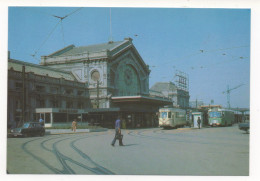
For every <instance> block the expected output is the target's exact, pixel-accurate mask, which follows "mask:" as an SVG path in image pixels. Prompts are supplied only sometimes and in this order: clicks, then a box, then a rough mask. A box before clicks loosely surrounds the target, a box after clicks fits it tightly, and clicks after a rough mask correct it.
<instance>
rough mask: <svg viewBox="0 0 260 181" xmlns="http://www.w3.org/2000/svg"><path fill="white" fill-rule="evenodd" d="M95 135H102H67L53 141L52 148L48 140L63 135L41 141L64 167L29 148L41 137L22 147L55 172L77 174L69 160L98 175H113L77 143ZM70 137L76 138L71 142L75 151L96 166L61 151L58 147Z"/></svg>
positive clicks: (44, 148) (45, 148)
mask: <svg viewBox="0 0 260 181" xmlns="http://www.w3.org/2000/svg"><path fill="white" fill-rule="evenodd" d="M94 136H100V134H99V135H87V136H84V137H82V135H81V136H76V139H75V136H73V137H71V136H69V137H65V138H63V139H60V140H58V141H56V142H54V143H52V149H50V148H47V146H45V144H47V142H48V141H51V140H55V139H59V138H62V137H63V136H59V137H55V138H50V139H47V140H44V141H42V142H40V146H41V148H43V150H45V151H48V152H50V153H52V154H53V155H54V156H55V157H56V159H57V161H58V163H59V164H60V165H61V166H62V169H58V168H55V167H54V166H52V165H51V164H50V163H48V161H46V160H45V159H43V158H41V157H40V156H39V155H36V154H34V153H32V152H31V151H30V150H29V149H28V148H27V146H28V145H29V144H30V143H32V142H33V141H37V140H39V139H42V138H37V139H33V140H30V141H27V142H25V143H24V144H22V146H21V147H22V150H23V151H24V152H26V153H27V154H29V155H30V156H31V157H33V158H34V159H35V160H37V161H38V162H40V163H41V164H42V165H44V166H45V167H47V168H48V169H49V170H51V171H52V172H54V173H55V174H76V172H75V171H74V170H73V169H72V168H71V167H70V166H69V165H68V164H67V163H68V162H71V163H73V164H75V165H77V166H79V167H81V168H83V169H85V170H88V171H90V172H92V173H94V174H98V175H112V174H114V173H113V172H111V171H110V170H108V169H106V168H104V167H102V166H101V165H99V164H97V163H96V162H94V161H93V160H92V159H91V158H90V157H89V156H88V155H87V154H85V153H84V152H82V151H81V150H80V149H79V148H77V147H76V145H75V143H76V142H77V141H79V140H82V139H86V138H90V137H94ZM78 137H80V138H78ZM77 138H78V139H77ZM69 139H75V140H72V141H70V142H69V147H70V148H72V149H73V151H75V152H76V153H78V154H79V155H80V156H81V157H82V158H84V160H83V161H87V162H89V163H91V164H93V165H94V166H95V167H90V166H87V163H85V164H83V163H81V162H78V161H76V160H74V159H71V158H70V157H69V156H66V155H65V154H63V153H61V151H60V150H59V148H58V144H60V143H61V142H64V141H66V140H69Z"/></svg>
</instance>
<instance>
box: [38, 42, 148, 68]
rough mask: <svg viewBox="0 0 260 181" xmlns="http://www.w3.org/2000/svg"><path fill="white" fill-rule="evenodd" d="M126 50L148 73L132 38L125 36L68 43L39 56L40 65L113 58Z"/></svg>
mask: <svg viewBox="0 0 260 181" xmlns="http://www.w3.org/2000/svg"><path fill="white" fill-rule="evenodd" d="M128 50H131V51H132V52H133V53H134V55H135V56H136V57H137V59H138V61H139V62H140V64H141V66H142V67H143V69H144V70H145V71H146V72H148V73H149V72H150V70H149V67H148V66H147V65H146V64H145V62H144V60H143V59H142V57H141V56H140V54H139V53H138V51H137V50H136V48H135V46H134V45H133V43H132V38H125V39H124V40H123V41H116V42H113V41H110V42H107V43H102V44H96V45H88V46H80V47H76V46H75V45H70V46H67V47H65V48H63V49H60V50H58V51H56V52H54V53H51V54H50V55H47V56H41V65H45V66H52V65H58V64H68V63H76V62H81V61H84V62H85V61H92V60H101V59H103V60H104V59H110V60H114V59H116V58H117V57H118V56H120V55H121V54H122V53H123V52H126V51H128Z"/></svg>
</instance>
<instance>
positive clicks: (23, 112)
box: [22, 65, 26, 123]
mask: <svg viewBox="0 0 260 181" xmlns="http://www.w3.org/2000/svg"><path fill="white" fill-rule="evenodd" d="M22 82H23V91H22V92H23V95H22V99H23V102H22V123H24V120H25V111H26V110H25V109H26V92H25V91H26V87H25V86H26V85H25V66H24V65H23V68H22Z"/></svg>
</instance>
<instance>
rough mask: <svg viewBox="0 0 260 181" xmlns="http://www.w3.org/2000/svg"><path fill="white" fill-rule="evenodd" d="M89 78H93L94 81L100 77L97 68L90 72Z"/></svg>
mask: <svg viewBox="0 0 260 181" xmlns="http://www.w3.org/2000/svg"><path fill="white" fill-rule="evenodd" d="M91 79H92V80H94V81H98V80H99V79H100V74H99V72H98V71H97V70H94V71H93V72H92V73H91Z"/></svg>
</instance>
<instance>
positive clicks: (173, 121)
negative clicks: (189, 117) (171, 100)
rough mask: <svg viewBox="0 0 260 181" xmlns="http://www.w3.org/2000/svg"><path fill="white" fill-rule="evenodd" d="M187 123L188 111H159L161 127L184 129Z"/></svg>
mask: <svg viewBox="0 0 260 181" xmlns="http://www.w3.org/2000/svg"><path fill="white" fill-rule="evenodd" d="M186 124H187V122H186V111H185V110H183V109H178V108H161V109H159V127H162V128H164V129H166V128H178V127H183V126H185V125H186Z"/></svg>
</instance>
